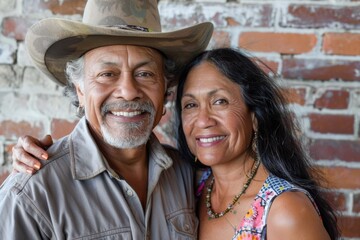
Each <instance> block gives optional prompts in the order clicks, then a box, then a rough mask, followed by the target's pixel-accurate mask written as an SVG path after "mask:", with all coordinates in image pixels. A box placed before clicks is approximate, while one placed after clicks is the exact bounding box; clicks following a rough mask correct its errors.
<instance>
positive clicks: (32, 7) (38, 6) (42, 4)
mask: <svg viewBox="0 0 360 240" xmlns="http://www.w3.org/2000/svg"><path fill="white" fill-rule="evenodd" d="M23 2H24V4H23V9H24V12H25V13H26V14H29V13H39V11H41V10H44V11H46V10H50V11H51V12H52V13H53V14H60V15H74V14H82V13H83V11H84V7H85V4H86V0H62V1H59V0H26V1H23Z"/></svg>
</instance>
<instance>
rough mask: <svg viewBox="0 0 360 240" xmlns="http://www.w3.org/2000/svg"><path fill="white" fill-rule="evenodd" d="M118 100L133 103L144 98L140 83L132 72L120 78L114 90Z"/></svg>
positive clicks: (125, 73)
mask: <svg viewBox="0 0 360 240" xmlns="http://www.w3.org/2000/svg"><path fill="white" fill-rule="evenodd" d="M114 96H115V97H116V98H123V99H124V100H127V101H132V100H135V99H138V98H142V97H143V93H142V91H141V87H140V84H139V82H138V81H136V79H135V78H134V77H133V75H132V74H131V73H130V72H124V73H122V74H121V76H120V77H119V80H118V81H117V83H116V89H115V90H114Z"/></svg>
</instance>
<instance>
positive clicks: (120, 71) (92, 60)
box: [77, 45, 166, 148]
mask: <svg viewBox="0 0 360 240" xmlns="http://www.w3.org/2000/svg"><path fill="white" fill-rule="evenodd" d="M84 59H85V66H84V86H83V89H82V88H81V87H79V86H77V92H78V97H79V101H80V104H81V105H82V106H84V107H85V116H86V119H87V121H88V123H89V125H90V128H91V129H92V132H93V133H95V135H96V137H98V138H100V139H103V140H104V141H105V142H107V143H108V144H110V145H112V146H114V147H117V148H135V147H138V146H140V145H143V144H145V143H146V142H147V140H148V137H149V136H150V134H151V132H152V129H153V128H154V127H155V126H156V125H157V123H158V122H159V121H160V119H161V116H162V109H163V106H164V95H165V88H166V86H165V80H164V70H163V69H164V67H163V57H162V56H161V54H160V53H159V52H157V51H156V50H153V49H150V48H146V47H138V46H129V45H113V46H106V47H100V48H96V49H93V50H91V51H89V52H87V53H86V54H85V56H84Z"/></svg>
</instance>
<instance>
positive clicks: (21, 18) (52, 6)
mask: <svg viewBox="0 0 360 240" xmlns="http://www.w3.org/2000/svg"><path fill="white" fill-rule="evenodd" d="M84 4H85V0H71V1H70V0H17V1H8V0H0V21H1V33H0V152H1V153H2V154H0V182H2V181H3V179H4V178H5V177H6V176H7V174H8V172H9V169H10V167H11V159H10V154H11V147H12V146H13V144H14V143H15V142H16V139H17V138H18V137H19V136H21V135H24V134H30V135H33V136H36V137H42V136H44V134H47V133H51V134H52V135H53V136H54V137H55V138H59V137H61V136H63V135H65V134H67V133H68V132H69V131H71V129H72V128H73V126H74V124H75V123H76V121H77V118H76V117H75V114H74V109H73V108H72V107H70V104H69V101H68V100H67V99H66V98H64V97H63V96H62V89H59V88H58V87H57V86H56V85H55V84H54V83H52V82H50V81H48V80H46V79H45V78H44V77H43V76H42V75H40V74H39V73H38V72H37V71H36V70H35V69H34V68H32V67H31V63H30V61H29V59H28V58H27V56H26V52H25V50H24V45H23V39H24V36H25V33H26V30H27V28H28V27H29V26H30V25H31V24H32V23H34V22H36V21H37V20H39V19H41V18H44V17H50V16H60V17H66V18H69V19H75V20H79V19H81V13H82V10H83V7H84ZM159 7H160V12H161V14H162V24H163V28H164V30H171V29H175V28H180V27H183V26H188V25H191V24H194V23H198V22H202V21H211V22H213V23H214V25H215V32H214V35H213V39H212V41H211V43H210V47H211V48H212V47H221V46H232V47H241V48H243V49H246V50H247V51H249V52H251V53H252V54H253V55H254V56H257V57H259V58H260V59H261V60H262V61H263V62H265V63H266V64H268V65H269V66H270V67H271V69H272V70H274V71H275V72H277V73H278V74H279V75H280V76H281V80H279V81H280V83H281V84H283V85H284V86H285V87H286V88H287V89H288V97H289V99H290V101H291V106H292V107H293V108H294V110H295V112H296V114H297V115H298V117H299V118H300V119H301V123H302V126H303V134H304V136H305V137H306V140H307V142H308V145H309V153H310V155H311V157H312V158H313V159H314V161H315V163H316V164H317V165H318V166H319V167H320V168H321V169H322V170H323V171H324V173H325V175H326V177H327V179H328V180H329V187H330V188H331V191H330V192H329V193H328V197H329V199H331V201H332V202H333V203H334V204H335V206H336V208H337V209H338V211H339V216H340V217H339V219H340V226H341V228H342V231H343V237H344V239H360V137H359V135H360V111H359V109H360V1H356V0H353V1H351V0H338V1H334V0H317V1H310V0H307V1H301V0H298V1H295V0H263V1H257V0H247V1H228V2H226V1H225V0H208V1H205V0H201V1H200V0H198V1H188V0H187V1H185V0H177V1H175V0H168V1H165V0H160V6H159ZM169 106H170V107H171V104H169ZM171 120H172V118H171V111H168V113H167V115H166V116H165V117H164V119H163V120H162V122H161V127H158V128H157V133H158V135H159V136H160V137H161V140H162V141H163V142H167V143H171V144H173V143H174V139H173V138H172V128H171V123H172V121H171Z"/></svg>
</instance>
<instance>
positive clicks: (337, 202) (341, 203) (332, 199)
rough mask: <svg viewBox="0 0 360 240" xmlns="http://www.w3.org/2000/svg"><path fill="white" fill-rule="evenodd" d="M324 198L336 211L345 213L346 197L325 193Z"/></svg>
mask: <svg viewBox="0 0 360 240" xmlns="http://www.w3.org/2000/svg"><path fill="white" fill-rule="evenodd" d="M324 196H325V198H326V199H327V200H328V202H329V203H330V204H331V206H332V207H333V208H334V209H335V210H336V211H347V210H348V207H347V204H346V203H347V196H346V195H345V194H344V193H341V192H334V191H332V192H325V193H324Z"/></svg>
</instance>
